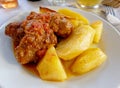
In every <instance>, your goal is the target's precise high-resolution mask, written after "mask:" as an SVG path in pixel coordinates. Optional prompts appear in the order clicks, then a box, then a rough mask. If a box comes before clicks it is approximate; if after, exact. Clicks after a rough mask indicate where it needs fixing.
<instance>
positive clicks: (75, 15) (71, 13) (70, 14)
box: [58, 8, 89, 24]
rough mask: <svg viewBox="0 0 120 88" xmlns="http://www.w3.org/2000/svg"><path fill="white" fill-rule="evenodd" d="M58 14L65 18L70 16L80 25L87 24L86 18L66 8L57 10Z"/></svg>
mask: <svg viewBox="0 0 120 88" xmlns="http://www.w3.org/2000/svg"><path fill="white" fill-rule="evenodd" d="M58 12H59V13H62V14H64V15H66V16H70V17H71V18H75V19H76V20H79V21H80V23H81V24H89V21H88V19H87V18H85V17H84V16H83V15H81V14H80V13H77V12H74V11H72V10H70V9H67V8H64V9H59V10H58Z"/></svg>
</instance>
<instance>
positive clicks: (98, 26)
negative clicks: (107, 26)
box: [91, 21, 103, 43]
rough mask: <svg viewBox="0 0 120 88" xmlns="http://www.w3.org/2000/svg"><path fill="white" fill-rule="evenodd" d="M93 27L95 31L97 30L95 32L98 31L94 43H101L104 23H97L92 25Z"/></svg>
mask: <svg viewBox="0 0 120 88" xmlns="http://www.w3.org/2000/svg"><path fill="white" fill-rule="evenodd" d="M91 27H93V29H95V31H96V32H95V37H94V40H93V42H94V43H99V41H100V39H101V35H102V31H103V23H102V21H96V22H94V23H92V24H91Z"/></svg>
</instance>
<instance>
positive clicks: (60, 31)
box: [50, 13, 73, 38]
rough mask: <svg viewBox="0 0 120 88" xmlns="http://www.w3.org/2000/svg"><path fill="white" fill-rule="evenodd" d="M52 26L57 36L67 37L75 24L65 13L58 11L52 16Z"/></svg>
mask: <svg viewBox="0 0 120 88" xmlns="http://www.w3.org/2000/svg"><path fill="white" fill-rule="evenodd" d="M50 28H51V29H52V30H53V31H54V32H55V34H56V35H57V36H59V37H63V38H66V37H68V36H69V35H70V33H71V32H72V30H73V25H72V23H71V22H70V21H69V19H67V18H66V17H65V16H64V15H62V14H58V13H56V14H54V15H53V16H52V17H51V21H50Z"/></svg>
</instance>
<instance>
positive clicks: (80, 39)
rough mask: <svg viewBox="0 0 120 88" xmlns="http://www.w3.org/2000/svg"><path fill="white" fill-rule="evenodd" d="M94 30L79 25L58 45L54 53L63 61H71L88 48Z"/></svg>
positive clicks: (87, 26)
mask: <svg viewBox="0 0 120 88" xmlns="http://www.w3.org/2000/svg"><path fill="white" fill-rule="evenodd" d="M94 34H95V30H94V29H93V28H92V27H90V26H89V25H81V26H79V27H78V28H76V29H74V31H73V32H72V34H71V35H70V36H69V37H68V38H66V39H64V40H63V41H61V42H60V43H58V45H57V47H56V51H57V54H58V56H59V57H60V58H61V59H63V60H71V59H73V58H75V57H76V56H78V55H79V54H81V53H82V52H83V51H85V50H86V49H88V48H89V46H90V45H91V43H92V41H93V38H94Z"/></svg>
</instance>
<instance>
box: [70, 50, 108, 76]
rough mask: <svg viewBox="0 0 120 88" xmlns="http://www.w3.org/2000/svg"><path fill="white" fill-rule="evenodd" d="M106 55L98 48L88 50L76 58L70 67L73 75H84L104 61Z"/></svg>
mask: <svg viewBox="0 0 120 88" xmlns="http://www.w3.org/2000/svg"><path fill="white" fill-rule="evenodd" d="M106 57H107V56H106V55H105V54H104V53H103V52H102V50H100V49H99V48H90V49H88V50H86V51H85V52H83V53H82V54H81V55H80V56H78V57H77V59H76V60H75V62H74V63H73V64H72V66H71V71H72V72H73V73H74V74H77V75H78V74H84V73H86V72H88V71H90V70H92V69H94V68H96V67H98V66H100V65H101V64H102V63H103V62H104V61H105V60H106Z"/></svg>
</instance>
